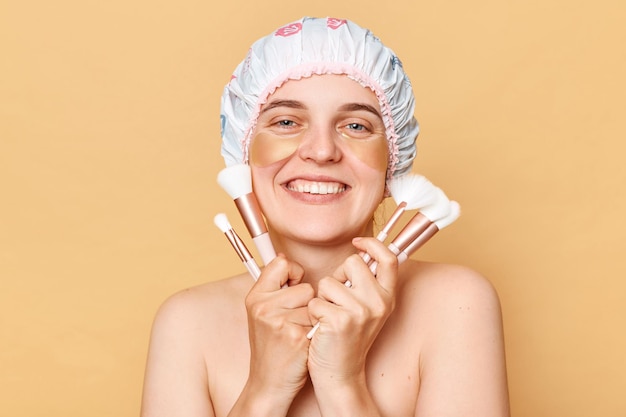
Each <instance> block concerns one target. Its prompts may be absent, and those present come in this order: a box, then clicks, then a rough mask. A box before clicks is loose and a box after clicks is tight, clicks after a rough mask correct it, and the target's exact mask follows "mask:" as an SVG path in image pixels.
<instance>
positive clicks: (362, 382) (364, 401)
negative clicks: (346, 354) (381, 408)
mask: <svg viewBox="0 0 626 417" xmlns="http://www.w3.org/2000/svg"><path fill="white" fill-rule="evenodd" d="M312 382H313V387H314V388H315V397H316V398H317V402H318V404H319V407H320V411H321V414H322V416H332V417H346V416H359V417H368V416H372V417H379V416H380V413H379V412H378V407H376V404H375V403H374V400H373V399H372V396H371V394H370V392H369V388H368V387H367V381H366V378H365V375H364V374H361V375H358V376H355V377H352V378H343V377H342V378H337V377H333V376H325V377H320V378H316V379H313V378H312Z"/></svg>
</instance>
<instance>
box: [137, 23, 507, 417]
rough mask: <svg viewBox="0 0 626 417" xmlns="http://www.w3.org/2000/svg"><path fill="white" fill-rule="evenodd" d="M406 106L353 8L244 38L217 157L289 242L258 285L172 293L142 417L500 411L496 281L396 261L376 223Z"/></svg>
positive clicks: (242, 281)
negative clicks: (349, 13)
mask: <svg viewBox="0 0 626 417" xmlns="http://www.w3.org/2000/svg"><path fill="white" fill-rule="evenodd" d="M413 107H414V104H413V93H412V90H411V86H410V83H409V81H408V78H407V77H406V75H405V74H404V72H403V69H402V66H401V63H400V61H399V60H398V59H397V57H396V56H395V55H394V54H393V52H392V51H391V50H390V49H388V48H386V47H385V46H384V45H382V44H381V43H380V41H379V40H378V39H377V38H376V37H374V36H373V35H372V34H371V33H370V32H369V31H367V30H365V29H363V28H360V27H359V26H357V25H355V24H354V23H352V22H350V21H346V20H342V19H330V18H328V19H312V18H305V19H302V20H300V21H298V22H294V23H291V24H289V25H286V26H284V27H282V28H280V29H278V30H277V31H275V32H274V33H272V34H271V35H269V36H267V37H265V38H262V39H261V40H259V41H257V42H256V43H255V44H254V45H253V46H252V48H251V50H250V51H249V53H248V56H247V57H246V59H245V60H244V61H243V62H242V63H241V64H240V65H239V67H238V68H237V70H236V71H235V74H234V75H233V78H232V79H231V82H230V83H229V84H228V85H227V86H226V88H225V91H224V95H223V99H222V136H223V142H222V153H223V155H224V156H225V159H226V162H227V164H233V163H242V162H244V163H248V164H249V165H250V167H251V171H252V178H253V184H254V192H255V194H256V196H257V198H258V200H259V203H260V205H261V208H262V210H263V213H264V215H265V217H266V220H267V223H268V228H269V230H270V235H271V239H272V242H273V244H274V247H275V248H276V250H277V251H278V252H279V255H278V256H277V257H276V258H275V259H274V260H273V261H271V262H270V263H269V264H268V265H267V266H266V267H265V268H264V269H263V272H262V274H261V276H260V277H259V279H258V281H256V283H255V282H254V281H253V280H252V278H250V276H249V275H247V274H242V275H239V276H235V277H232V278H228V279H224V280H220V281H216V282H211V283H208V284H205V285H202V286H199V287H196V288H192V289H188V290H186V291H183V292H181V293H178V294H176V295H174V296H173V297H171V298H170V299H168V300H167V301H166V302H165V303H164V305H163V306H162V307H161V309H160V310H159V312H158V314H157V317H156V319H155V323H154V328H153V333H152V339H151V345H150V352H149V356H148V364H147V370H146V379H145V387H144V398H143V406H142V414H143V415H144V416H146V417H149V416H150V417H151V416H219V417H222V416H266V415H267V416H270V415H271V416H281V415H282V416H287V415H288V416H318V415H322V416H343V415H354V416H370V415H371V416H396V417H397V416H429V415H437V416H465V417H467V416H481V417H485V416H506V415H508V396H507V387H506V371H505V361H504V347H503V341H502V326H501V316H500V309H499V302H498V298H497V295H496V294H495V292H494V290H493V288H492V287H491V285H490V284H489V283H488V282H487V281H486V280H485V279H484V278H483V277H481V276H480V275H479V274H477V273H475V272H473V271H471V270H468V269H466V268H463V267H459V266H452V265H443V264H431V263H425V262H418V261H413V260H409V261H407V262H404V263H403V264H401V265H398V262H397V259H396V257H395V256H394V254H393V253H392V252H391V251H389V250H388V249H387V248H386V246H385V245H384V244H383V243H381V242H379V241H377V240H376V239H375V238H373V237H372V235H373V220H372V218H373V213H374V212H375V210H376V208H377V207H378V206H379V204H380V203H381V201H382V200H383V198H384V197H385V195H386V192H387V190H386V181H388V180H389V179H390V178H392V177H393V176H397V175H402V174H404V173H406V172H408V171H409V170H410V169H411V166H412V161H413V158H414V156H415V139H416V136H417V133H418V128H417V122H416V121H415V118H414V117H413ZM359 252H365V253H367V254H369V255H370V256H371V257H372V258H373V259H374V260H375V261H376V262H377V263H378V267H377V272H376V276H374V275H373V274H372V272H371V271H370V269H369V268H368V266H367V264H366V263H365V262H364V261H363V259H362V258H361V257H360V256H359V255H358V254H359ZM347 280H350V282H351V283H352V286H351V287H348V286H346V285H344V283H345V282H346V281H347ZM285 284H287V285H285ZM318 322H319V329H318V330H317V332H316V333H315V334H314V335H313V337H312V338H311V339H310V340H309V339H308V338H307V337H306V335H307V333H308V332H309V331H310V330H311V328H312V326H313V325H314V324H316V323H318Z"/></svg>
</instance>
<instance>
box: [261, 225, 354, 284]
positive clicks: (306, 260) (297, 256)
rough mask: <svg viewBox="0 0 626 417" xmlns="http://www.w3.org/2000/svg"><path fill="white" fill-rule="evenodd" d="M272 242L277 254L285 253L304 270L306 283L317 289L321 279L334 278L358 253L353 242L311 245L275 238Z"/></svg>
mask: <svg viewBox="0 0 626 417" xmlns="http://www.w3.org/2000/svg"><path fill="white" fill-rule="evenodd" d="M272 241H273V242H274V246H275V248H276V250H277V252H280V253H284V254H285V255H286V256H287V258H288V259H289V260H291V261H294V262H297V263H298V264H300V265H301V266H302V267H303V268H304V271H305V274H304V282H308V283H310V284H311V285H313V287H314V288H316V289H317V283H318V282H319V280H320V279H322V278H324V277H328V276H332V274H333V273H334V272H335V271H336V269H337V268H338V267H339V266H340V265H341V264H342V263H343V262H344V261H345V260H346V258H347V257H349V256H350V255H353V254H355V253H357V250H356V248H355V247H354V246H353V245H352V241H351V240H348V241H344V242H341V243H337V244H311V243H308V242H297V241H292V240H285V239H281V238H280V237H273V238H272Z"/></svg>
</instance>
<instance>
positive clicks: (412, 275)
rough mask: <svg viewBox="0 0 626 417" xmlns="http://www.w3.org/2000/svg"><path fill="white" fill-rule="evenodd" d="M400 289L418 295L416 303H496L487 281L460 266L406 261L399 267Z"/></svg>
mask: <svg viewBox="0 0 626 417" xmlns="http://www.w3.org/2000/svg"><path fill="white" fill-rule="evenodd" d="M400 289H401V291H402V293H403V294H407V295H409V296H411V297H418V298H419V301H420V303H427V304H428V305H430V304H435V305H438V306H443V307H445V306H447V305H458V306H459V307H460V306H463V305H466V304H468V303H470V304H472V303H480V304H485V303H486V304H493V303H498V295H497V293H496V291H495V289H494V287H493V285H492V284H491V282H490V281H489V280H488V279H487V278H486V277H485V276H484V275H482V274H480V273H479V272H477V271H475V270H473V269H471V268H468V267H466V266H462V265H455V264H444V263H434V262H423V261H412V260H411V261H408V262H407V263H406V265H403V268H402V270H401V284H400ZM414 301H415V300H414Z"/></svg>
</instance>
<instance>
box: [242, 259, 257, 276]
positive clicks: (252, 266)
mask: <svg viewBox="0 0 626 417" xmlns="http://www.w3.org/2000/svg"><path fill="white" fill-rule="evenodd" d="M243 264H244V265H245V266H246V269H247V270H248V272H249V273H250V275H252V278H254V280H255V281H256V280H257V279H259V276H260V275H261V268H259V265H258V264H257V263H256V262H255V261H254V259H249V260H247V261H244V263H243Z"/></svg>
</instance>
